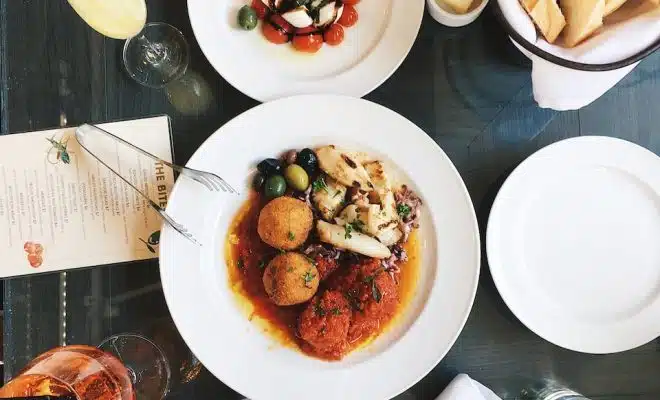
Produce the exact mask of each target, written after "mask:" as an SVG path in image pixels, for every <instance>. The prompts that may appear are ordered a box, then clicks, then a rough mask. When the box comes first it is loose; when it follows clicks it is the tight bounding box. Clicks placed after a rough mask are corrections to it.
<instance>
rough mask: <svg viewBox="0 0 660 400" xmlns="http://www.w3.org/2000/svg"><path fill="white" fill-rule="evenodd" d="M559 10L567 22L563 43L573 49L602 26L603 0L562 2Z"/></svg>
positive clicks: (603, 14)
mask: <svg viewBox="0 0 660 400" xmlns="http://www.w3.org/2000/svg"><path fill="white" fill-rule="evenodd" d="M561 10H562V11H563V13H564V17H566V22H567V23H566V29H564V42H565V44H566V46H567V47H575V46H577V45H578V44H580V43H581V42H582V41H583V40H585V39H586V38H588V37H589V36H591V35H592V34H593V33H594V32H595V31H596V30H598V28H600V27H601V26H603V17H604V16H605V0H562V1H561Z"/></svg>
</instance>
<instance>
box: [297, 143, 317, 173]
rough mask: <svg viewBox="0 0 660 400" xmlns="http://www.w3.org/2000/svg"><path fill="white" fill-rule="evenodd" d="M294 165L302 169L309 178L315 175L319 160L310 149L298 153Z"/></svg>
mask: <svg viewBox="0 0 660 400" xmlns="http://www.w3.org/2000/svg"><path fill="white" fill-rule="evenodd" d="M296 164H298V165H300V166H301V167H303V169H304V170H305V172H307V174H308V175H309V176H312V175H314V174H316V171H317V170H318V169H319V160H318V159H317V158H316V154H315V153H314V151H313V150H312V149H302V150H301V151H300V153H298V158H297V159H296Z"/></svg>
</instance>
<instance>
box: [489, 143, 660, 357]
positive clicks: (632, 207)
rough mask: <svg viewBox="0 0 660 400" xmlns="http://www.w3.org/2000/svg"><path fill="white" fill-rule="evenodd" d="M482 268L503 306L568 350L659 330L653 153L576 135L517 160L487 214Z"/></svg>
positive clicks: (606, 349)
mask: <svg viewBox="0 0 660 400" xmlns="http://www.w3.org/2000/svg"><path fill="white" fill-rule="evenodd" d="M487 251H488V262H489V264H490V270H491V273H492V275H493V280H494V281H495V284H496V285H497V289H498V290H499V292H500V294H501V295H502V298H503V299H504V301H505V302H506V303H507V305H508V306H509V308H511V310H512V311H513V313H514V314H515V315H516V316H517V317H518V318H519V319H520V320H521V321H522V322H523V323H524V324H525V325H526V326H527V327H528V328H529V329H531V330H532V331H534V332H536V333H537V334H538V335H539V336H541V337H543V338H544V339H546V340H548V341H550V342H552V343H554V344H556V345H558V346H561V347H565V348H567V349H570V350H575V351H581V352H586V353H613V352H618V351H624V350H629V349H631V348H634V347H637V346H640V345H642V344H645V343H647V342H649V341H651V340H653V339H655V338H656V337H657V336H658V335H660V158H658V157H657V156H656V155H655V154H653V153H651V152H650V151H648V150H646V149H644V148H642V147H640V146H637V145H635V144H632V143H629V142H626V141H623V140H620V139H613V138H606V137H580V138H574V139H568V140H564V141H561V142H558V143H555V144H553V145H551V146H548V147H546V148H544V149H542V150H540V151H538V152H537V153H536V154H534V155H532V156H531V157H529V158H528V159H527V160H526V161H525V162H523V163H522V164H521V165H520V166H519V167H518V168H517V169H516V170H515V171H514V172H513V173H512V174H511V176H510V177H509V178H508V179H507V181H506V182H505V184H504V186H502V189H501V190H500V192H499V194H498V195H497V198H496V200H495V203H494V205H493V208H492V210H491V214H490V219H489V221H488V232H487Z"/></svg>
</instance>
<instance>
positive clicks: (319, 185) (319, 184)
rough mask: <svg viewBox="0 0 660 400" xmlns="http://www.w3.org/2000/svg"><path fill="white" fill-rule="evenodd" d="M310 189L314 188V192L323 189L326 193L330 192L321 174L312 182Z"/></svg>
mask: <svg viewBox="0 0 660 400" xmlns="http://www.w3.org/2000/svg"><path fill="white" fill-rule="evenodd" d="M312 190H314V192H320V191H321V190H325V192H326V193H330V192H329V191H328V185H327V184H326V183H325V177H323V175H321V176H319V177H318V178H316V180H315V181H314V182H312Z"/></svg>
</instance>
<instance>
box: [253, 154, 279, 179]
mask: <svg viewBox="0 0 660 400" xmlns="http://www.w3.org/2000/svg"><path fill="white" fill-rule="evenodd" d="M257 169H258V170H259V172H261V174H262V175H263V176H265V177H269V176H273V175H282V174H283V173H284V165H283V163H282V161H281V160H278V159H276V158H267V159H265V160H263V161H262V162H260V163H259V164H257Z"/></svg>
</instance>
